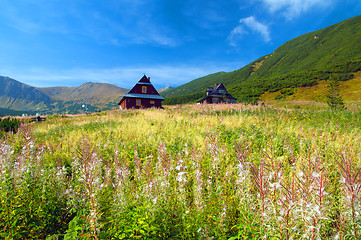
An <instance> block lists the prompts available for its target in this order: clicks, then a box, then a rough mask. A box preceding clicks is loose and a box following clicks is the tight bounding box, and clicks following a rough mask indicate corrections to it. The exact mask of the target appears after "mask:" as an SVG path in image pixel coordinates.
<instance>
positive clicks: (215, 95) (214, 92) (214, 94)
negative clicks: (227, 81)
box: [198, 83, 237, 103]
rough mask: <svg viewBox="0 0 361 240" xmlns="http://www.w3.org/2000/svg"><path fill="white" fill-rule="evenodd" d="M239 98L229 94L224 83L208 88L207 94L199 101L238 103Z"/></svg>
mask: <svg viewBox="0 0 361 240" xmlns="http://www.w3.org/2000/svg"><path fill="white" fill-rule="evenodd" d="M236 101H237V99H236V98H234V97H233V96H232V95H231V94H229V93H228V92H227V90H226V88H225V87H224V85H223V84H222V83H219V84H216V85H215V86H214V87H210V88H208V89H207V93H206V96H204V98H202V99H201V100H200V101H198V103H236Z"/></svg>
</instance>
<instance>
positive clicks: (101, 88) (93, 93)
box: [38, 82, 129, 109]
mask: <svg viewBox="0 0 361 240" xmlns="http://www.w3.org/2000/svg"><path fill="white" fill-rule="evenodd" d="M38 90H39V91H41V92H43V93H44V94H46V95H47V96H49V97H50V98H52V99H54V100H56V101H59V102H63V103H72V102H78V103H82V104H84V103H88V104H90V105H92V106H95V107H97V108H99V109H108V108H111V107H114V106H116V105H117V103H118V102H119V101H120V99H121V98H122V96H124V95H125V94H126V93H127V92H128V91H129V89H125V88H121V87H118V86H115V85H112V84H108V83H92V82H88V83H84V84H82V85H80V86H78V87H49V88H38Z"/></svg>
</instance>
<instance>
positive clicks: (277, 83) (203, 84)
mask: <svg viewBox="0 0 361 240" xmlns="http://www.w3.org/2000/svg"><path fill="white" fill-rule="evenodd" d="M360 70H361V16H357V17H354V18H351V19H348V20H345V21H343V22H340V23H338V24H335V25H332V26H330V27H327V28H324V29H321V30H318V31H314V32H311V33H307V34H304V35H302V36H299V37H297V38H294V39H292V40H290V41H288V42H286V43H285V44H283V45H281V46H280V47H279V48H277V49H276V50H275V51H274V52H272V53H271V54H269V55H266V56H263V57H260V58H259V59H257V60H255V61H253V62H251V63H250V64H248V65H246V66H245V67H243V68H241V69H239V70H236V71H233V72H227V73H226V72H219V73H214V74H211V75H208V76H205V77H202V78H198V79H195V80H193V81H191V82H188V83H186V84H184V85H181V86H179V87H177V88H175V89H172V90H170V91H166V92H164V93H162V94H161V95H162V96H163V97H165V104H177V103H188V102H195V101H197V100H198V99H200V98H202V97H203V96H204V94H205V91H206V89H207V87H209V86H213V85H214V84H216V83H220V82H222V83H223V84H224V85H225V87H226V88H227V90H228V91H229V93H230V94H232V95H233V96H234V97H236V98H237V99H238V100H240V101H252V100H257V99H259V98H260V97H261V96H262V95H263V94H264V93H266V92H277V91H280V90H281V89H287V88H297V87H306V86H314V85H317V84H318V82H319V81H323V80H328V79H329V78H330V77H337V78H340V79H341V80H348V79H351V78H353V77H354V76H353V73H355V72H358V71H360ZM360 93H361V92H360Z"/></svg>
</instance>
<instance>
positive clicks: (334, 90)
mask: <svg viewBox="0 0 361 240" xmlns="http://www.w3.org/2000/svg"><path fill="white" fill-rule="evenodd" d="M327 98H328V100H327V104H328V106H329V107H330V108H331V110H344V109H345V103H344V102H343V99H342V96H341V94H340V81H339V80H338V79H337V78H335V77H331V78H330V79H329V84H328V94H327Z"/></svg>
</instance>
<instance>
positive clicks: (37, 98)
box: [0, 76, 53, 111]
mask: <svg viewBox="0 0 361 240" xmlns="http://www.w3.org/2000/svg"><path fill="white" fill-rule="evenodd" d="M0 86H1V87H0V108H6V109H16V110H25V111H32V110H36V108H50V106H51V104H52V103H53V100H52V99H51V98H50V97H49V96H47V95H45V94H44V93H42V92H41V91H39V90H38V89H36V88H35V87H32V86H29V85H26V84H23V83H21V82H19V81H16V80H15V79H12V78H9V77H2V76H0Z"/></svg>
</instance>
